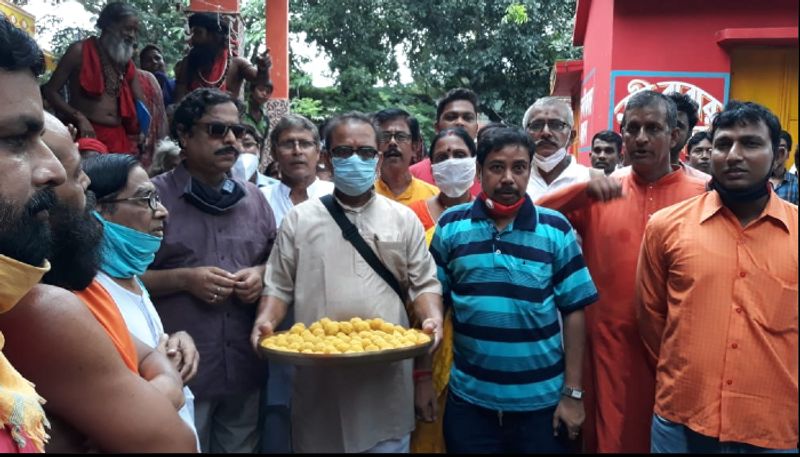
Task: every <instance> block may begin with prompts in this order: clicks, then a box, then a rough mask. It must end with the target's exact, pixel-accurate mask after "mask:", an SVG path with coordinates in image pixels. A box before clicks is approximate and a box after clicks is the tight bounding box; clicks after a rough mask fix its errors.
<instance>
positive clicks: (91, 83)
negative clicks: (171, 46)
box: [80, 37, 139, 134]
mask: <svg viewBox="0 0 800 457" xmlns="http://www.w3.org/2000/svg"><path fill="white" fill-rule="evenodd" d="M135 76H136V67H135V66H134V65H133V61H131V60H129V61H128V65H127V66H126V67H125V76H124V78H123V79H122V82H121V84H120V88H119V116H120V118H122V126H123V127H125V131H126V132H128V133H130V134H138V133H139V122H138V120H137V119H136V105H135V104H134V98H133V90H132V89H131V82H132V81H133V78H134V77H135ZM80 83H81V88H82V89H83V90H84V92H86V93H87V94H88V95H90V96H92V97H100V96H101V95H103V91H105V88H106V83H105V77H104V76H103V67H102V64H101V63H100V53H99V51H98V49H97V37H89V38H87V39H85V40H83V55H82V61H81V73H80Z"/></svg>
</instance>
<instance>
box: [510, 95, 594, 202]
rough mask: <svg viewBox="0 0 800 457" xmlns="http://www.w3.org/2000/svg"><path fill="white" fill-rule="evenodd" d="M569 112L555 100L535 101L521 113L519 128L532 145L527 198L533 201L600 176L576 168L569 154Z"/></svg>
mask: <svg viewBox="0 0 800 457" xmlns="http://www.w3.org/2000/svg"><path fill="white" fill-rule="evenodd" d="M572 123H573V115H572V108H571V107H570V106H569V104H568V103H567V102H565V101H564V100H562V99H560V98H558V97H543V98H540V99H538V100H536V101H535V102H534V103H533V105H531V106H530V107H529V108H528V110H527V111H526V112H525V115H524V116H523V118H522V125H523V127H525V130H526V131H527V132H528V136H530V137H531V139H533V141H534V143H535V144H536V154H534V156H533V165H535V166H533V167H531V177H530V181H529V182H528V195H530V196H531V198H532V199H533V200H534V201H535V200H536V199H537V198H539V197H541V196H543V195H547V194H549V193H551V192H553V191H554V190H556V189H560V188H562V187H564V186H567V185H569V184H574V183H579V182H585V181H588V180H589V179H590V178H591V177H592V176H593V175H594V176H602V175H603V173H602V172H600V171H597V170H592V169H590V168H589V167H586V166H583V165H581V164H579V163H578V162H577V161H576V160H575V157H572V154H570V153H569V147H570V145H571V144H572V142H573V141H574V140H575V134H576V132H575V130H574V129H573V128H572Z"/></svg>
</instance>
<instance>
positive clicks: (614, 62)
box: [551, 0, 800, 164]
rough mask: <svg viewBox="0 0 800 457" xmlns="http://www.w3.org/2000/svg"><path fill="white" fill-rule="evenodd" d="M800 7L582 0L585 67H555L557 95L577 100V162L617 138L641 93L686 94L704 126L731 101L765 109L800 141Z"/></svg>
mask: <svg viewBox="0 0 800 457" xmlns="http://www.w3.org/2000/svg"><path fill="white" fill-rule="evenodd" d="M799 3H800V2H798V0H764V1H761V2H753V1H751V0H700V1H698V0H671V1H669V2H656V1H641V0H578V2H577V8H576V12H575V30H574V33H573V44H574V45H575V46H583V47H584V48H583V56H584V57H583V60H574V61H560V62H556V65H555V68H554V69H553V78H552V84H551V92H552V93H553V95H561V96H567V97H570V98H571V100H572V104H573V108H574V110H575V117H576V119H575V125H576V130H578V141H577V142H576V152H577V153H578V160H579V161H580V162H582V163H587V164H588V162H589V149H590V147H591V145H590V142H591V138H592V136H593V135H594V134H595V133H596V132H598V131H600V130H604V129H612V130H615V131H619V123H618V120H619V118H620V117H621V110H622V109H623V108H624V103H625V101H626V100H627V98H628V97H629V96H630V95H631V94H633V93H635V92H636V91H638V90H643V89H654V90H658V91H660V92H672V91H674V90H677V91H680V92H685V93H689V94H690V95H691V96H692V97H693V98H694V99H695V101H697V102H698V104H699V105H700V113H699V115H700V123H699V124H698V127H696V129H703V128H705V126H706V124H707V123H708V122H709V121H710V116H712V115H713V114H714V113H715V112H717V111H719V110H720V109H721V108H722V106H724V104H725V103H727V101H728V100H729V99H737V100H751V101H755V102H758V103H761V104H764V105H766V106H768V107H769V108H770V109H771V110H772V111H773V112H774V113H775V114H776V115H777V116H778V117H779V118H780V120H781V124H782V125H783V128H784V129H785V130H787V131H789V132H790V133H791V134H792V137H793V138H794V139H795V142H797V141H798V140H800V139H799V138H798V135H797V134H798V4H799Z"/></svg>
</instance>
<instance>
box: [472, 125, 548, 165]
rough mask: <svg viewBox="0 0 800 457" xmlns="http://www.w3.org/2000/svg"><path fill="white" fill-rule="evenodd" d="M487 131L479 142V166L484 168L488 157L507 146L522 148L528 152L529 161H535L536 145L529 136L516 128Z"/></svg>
mask: <svg viewBox="0 0 800 457" xmlns="http://www.w3.org/2000/svg"><path fill="white" fill-rule="evenodd" d="M484 130H486V131H485V132H484V133H483V135H481V138H480V140H478V153H477V158H478V164H479V165H481V166H483V163H484V162H485V161H486V157H487V156H488V155H489V154H490V153H491V152H493V151H497V150H500V149H503V148H504V147H506V146H522V147H523V148H525V149H527V150H528V158H529V160H533V154H534V153H535V152H536V145H535V144H534V142H533V140H532V139H531V137H530V136H528V134H527V133H526V132H525V131H524V130H522V129H519V128H516V127H493V128H490V129H484Z"/></svg>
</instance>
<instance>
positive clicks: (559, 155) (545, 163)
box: [533, 148, 567, 173]
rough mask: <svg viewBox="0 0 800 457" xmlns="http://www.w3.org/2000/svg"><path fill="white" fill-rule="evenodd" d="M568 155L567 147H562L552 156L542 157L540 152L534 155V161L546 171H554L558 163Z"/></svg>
mask: <svg viewBox="0 0 800 457" xmlns="http://www.w3.org/2000/svg"><path fill="white" fill-rule="evenodd" d="M566 156H567V149H566V148H561V149H559V150H558V151H556V152H554V153H553V154H552V155H550V157H542V156H540V155H539V153H536V154H534V155H533V161H534V163H535V164H536V167H537V168H539V169H541V170H542V171H544V172H545V173H550V172H551V171H553V169H554V168H555V167H557V166H558V164H560V163H561V161H562V160H564V157H566Z"/></svg>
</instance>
